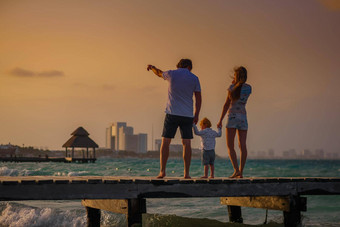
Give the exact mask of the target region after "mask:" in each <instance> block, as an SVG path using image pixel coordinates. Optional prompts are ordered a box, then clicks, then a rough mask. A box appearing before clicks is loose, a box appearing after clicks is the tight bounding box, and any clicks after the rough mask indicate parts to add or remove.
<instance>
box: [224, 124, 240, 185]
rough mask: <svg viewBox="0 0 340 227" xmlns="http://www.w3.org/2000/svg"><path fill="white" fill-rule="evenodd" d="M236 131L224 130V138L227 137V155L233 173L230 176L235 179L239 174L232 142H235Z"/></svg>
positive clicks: (231, 129)
mask: <svg viewBox="0 0 340 227" xmlns="http://www.w3.org/2000/svg"><path fill="white" fill-rule="evenodd" d="M235 135H236V129H235V128H227V130H226V137H227V147H228V154H229V158H230V161H231V164H232V165H233V168H234V173H233V175H231V176H230V177H231V178H234V177H237V176H238V175H239V174H240V170H239V168H238V164H237V157H236V152H235V148H234V141H235Z"/></svg>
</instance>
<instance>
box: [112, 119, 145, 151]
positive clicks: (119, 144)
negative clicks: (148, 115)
mask: <svg viewBox="0 0 340 227" xmlns="http://www.w3.org/2000/svg"><path fill="white" fill-rule="evenodd" d="M147 138H148V136H147V134H146V133H138V134H134V130H133V127H132V126H128V125H127V123H126V122H114V123H112V124H111V125H110V126H109V127H108V128H106V148H108V149H112V150H113V151H133V152H136V153H146V152H147V150H148V139H147Z"/></svg>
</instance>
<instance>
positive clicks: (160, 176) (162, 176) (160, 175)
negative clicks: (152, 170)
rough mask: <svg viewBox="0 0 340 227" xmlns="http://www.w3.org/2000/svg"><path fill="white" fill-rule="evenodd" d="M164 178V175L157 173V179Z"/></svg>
mask: <svg viewBox="0 0 340 227" xmlns="http://www.w3.org/2000/svg"><path fill="white" fill-rule="evenodd" d="M164 177H165V173H159V174H158V176H157V178H159V179H161V178H164Z"/></svg>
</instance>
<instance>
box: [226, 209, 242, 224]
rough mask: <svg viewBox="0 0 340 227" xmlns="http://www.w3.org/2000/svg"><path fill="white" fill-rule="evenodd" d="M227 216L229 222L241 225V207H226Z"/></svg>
mask: <svg viewBox="0 0 340 227" xmlns="http://www.w3.org/2000/svg"><path fill="white" fill-rule="evenodd" d="M228 215H229V221H230V222H236V223H243V218H242V212H241V207H239V206H228Z"/></svg>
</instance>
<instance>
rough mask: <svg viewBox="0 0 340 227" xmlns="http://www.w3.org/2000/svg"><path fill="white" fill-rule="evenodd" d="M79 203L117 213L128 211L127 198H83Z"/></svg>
mask: <svg viewBox="0 0 340 227" xmlns="http://www.w3.org/2000/svg"><path fill="white" fill-rule="evenodd" d="M81 204H82V205H83V206H84V207H92V208H96V209H99V210H106V211H110V212H114V213H119V214H127V213H128V200H127V199H96V200H93V199H83V200H82V201H81Z"/></svg>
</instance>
